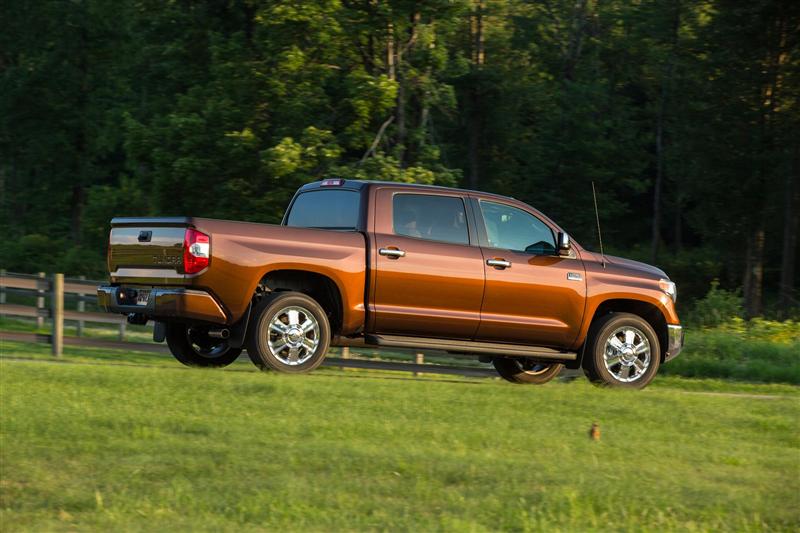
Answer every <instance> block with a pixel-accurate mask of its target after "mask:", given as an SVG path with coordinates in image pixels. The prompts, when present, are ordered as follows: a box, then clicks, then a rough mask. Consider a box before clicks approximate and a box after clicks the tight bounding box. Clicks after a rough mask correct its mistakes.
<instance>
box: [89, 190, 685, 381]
mask: <svg viewBox="0 0 800 533" xmlns="http://www.w3.org/2000/svg"><path fill="white" fill-rule="evenodd" d="M111 226H112V229H111V236H110V243H109V251H108V268H109V272H110V279H111V283H110V284H109V285H108V286H103V287H99V288H98V298H99V302H100V305H101V306H102V307H104V308H105V309H106V310H107V311H110V312H114V313H124V314H127V315H128V319H129V321H131V322H132V323H139V324H142V323H146V322H147V321H148V320H153V321H154V322H155V329H154V335H153V336H154V340H156V341H158V342H163V341H164V340H166V342H167V344H168V345H169V348H170V351H171V352H172V353H173V355H174V356H175V358H176V359H178V360H179V361H180V362H182V363H184V364H186V365H191V366H206V367H215V366H225V365H228V364H230V363H231V362H233V361H234V360H235V359H236V358H237V357H238V356H239V354H240V353H241V351H242V349H246V350H247V353H248V355H249V356H250V359H251V360H252V361H253V362H254V363H255V364H256V365H257V366H259V367H260V368H262V369H265V370H266V369H273V370H278V371H282V372H307V371H309V370H312V369H314V368H316V367H317V366H318V365H319V364H320V363H321V362H322V360H323V359H324V357H325V354H326V352H327V351H328V348H329V347H330V346H348V345H351V346H352V345H357V344H361V345H364V344H365V345H369V346H376V347H381V348H383V347H401V348H413V349H419V350H426V349H427V350H444V351H447V352H450V353H453V354H464V355H471V356H477V357H479V358H480V359H481V360H482V361H484V362H492V363H493V364H494V367H495V368H496V369H497V372H498V373H499V374H500V375H501V376H502V377H503V378H505V379H507V380H508V381H512V382H515V383H545V382H547V381H549V380H550V379H552V378H553V377H555V376H556V375H557V374H558V373H559V372H560V371H561V369H562V368H563V367H564V366H567V367H569V368H582V369H583V370H584V372H585V373H586V375H587V376H588V377H589V379H590V380H592V381H593V382H596V383H601V384H607V385H615V386H623V387H638V388H641V387H644V386H645V385H647V384H648V383H649V382H650V381H651V380H652V379H653V377H654V376H655V374H656V372H657V371H658V367H659V365H660V364H662V363H664V362H666V361H668V360H670V359H671V358H673V357H675V356H676V355H677V354H678V353H679V352H680V350H681V347H682V345H683V331H682V329H681V326H680V323H679V321H678V316H677V314H676V312H675V298H676V289H675V284H674V283H673V282H671V281H670V280H669V278H667V275H666V274H665V273H664V272H662V271H661V270H659V269H658V268H655V267H652V266H649V265H645V264H642V263H638V262H635V261H630V260H626V259H621V258H617V257H611V256H601V255H600V254H597V253H593V252H590V251H588V250H586V249H584V248H582V247H581V246H580V245H578V244H577V243H576V242H574V241H572V240H571V239H570V237H569V236H568V235H567V233H565V232H564V230H562V229H561V228H560V227H559V226H558V225H557V224H556V223H555V222H553V221H552V220H550V219H549V218H547V217H546V216H545V215H543V214H542V213H540V212H539V211H537V210H536V209H534V208H532V207H530V206H528V205H526V204H524V203H522V202H519V201H517V200H514V199H512V198H507V197H504V196H497V195H494V194H488V193H483V192H475V191H466V190H458V189H449V188H443V187H433V186H422V185H407V184H399V183H382V182H369V181H350V180H342V179H327V180H323V181H321V182H316V183H311V184H308V185H305V186H304V187H302V188H301V189H300V190H298V191H297V193H296V194H295V196H294V198H293V199H292V201H291V204H290V205H289V208H288V209H287V211H286V215H285V217H284V219H283V222H282V224H281V225H266V224H254V223H245V222H230V221H224V220H213V219H206V218H193V217H185V218H115V219H113V220H112V221H111Z"/></svg>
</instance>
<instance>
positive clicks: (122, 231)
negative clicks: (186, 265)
mask: <svg viewBox="0 0 800 533" xmlns="http://www.w3.org/2000/svg"><path fill="white" fill-rule="evenodd" d="M191 225H192V224H191V220H190V219H189V218H184V217H181V218H115V219H113V220H112V221H111V236H110V238H109V247H108V269H109V273H110V274H111V280H112V282H128V283H147V284H161V283H166V284H183V280H184V278H185V276H184V274H183V239H184V234H185V233H186V228H188V227H190V226H191Z"/></svg>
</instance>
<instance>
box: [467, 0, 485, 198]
mask: <svg viewBox="0 0 800 533" xmlns="http://www.w3.org/2000/svg"><path fill="white" fill-rule="evenodd" d="M483 9H484V0H478V2H477V3H476V5H475V11H474V12H473V14H472V15H471V16H470V33H471V37H472V39H471V41H472V54H471V55H472V80H471V81H472V85H471V87H470V89H469V119H468V120H469V124H468V142H469V146H468V150H469V158H468V160H469V188H470V189H477V188H478V184H479V183H480V181H481V180H480V155H479V152H480V147H481V138H482V130H483V116H482V113H481V111H482V110H481V94H480V91H481V88H480V84H481V70H482V69H483V65H484V63H485V61H486V51H485V48H484V31H483Z"/></svg>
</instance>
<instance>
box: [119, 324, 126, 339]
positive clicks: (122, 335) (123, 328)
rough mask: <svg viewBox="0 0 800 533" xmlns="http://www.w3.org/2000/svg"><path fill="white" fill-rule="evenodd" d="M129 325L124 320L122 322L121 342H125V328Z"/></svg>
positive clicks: (120, 327)
mask: <svg viewBox="0 0 800 533" xmlns="http://www.w3.org/2000/svg"><path fill="white" fill-rule="evenodd" d="M127 325H128V323H127V321H126V320H123V321H122V322H120V323H119V340H120V341H124V340H125V327H126V326H127Z"/></svg>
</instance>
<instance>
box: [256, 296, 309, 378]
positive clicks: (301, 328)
mask: <svg viewBox="0 0 800 533" xmlns="http://www.w3.org/2000/svg"><path fill="white" fill-rule="evenodd" d="M267 341H268V344H269V351H270V352H271V353H272V355H273V356H275V358H276V359H278V360H279V361H280V362H281V363H283V364H285V365H290V366H296V365H302V364H303V363H305V362H306V361H308V360H309V359H311V357H312V356H313V355H314V352H315V351H316V350H317V346H319V323H318V322H317V319H316V318H314V315H312V314H311V312H310V311H308V310H307V309H304V308H302V307H297V306H291V307H284V308H283V309H281V310H280V311H278V312H277V313H275V314H274V315H273V316H272V318H271V319H270V322H269V338H268V339H267Z"/></svg>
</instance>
